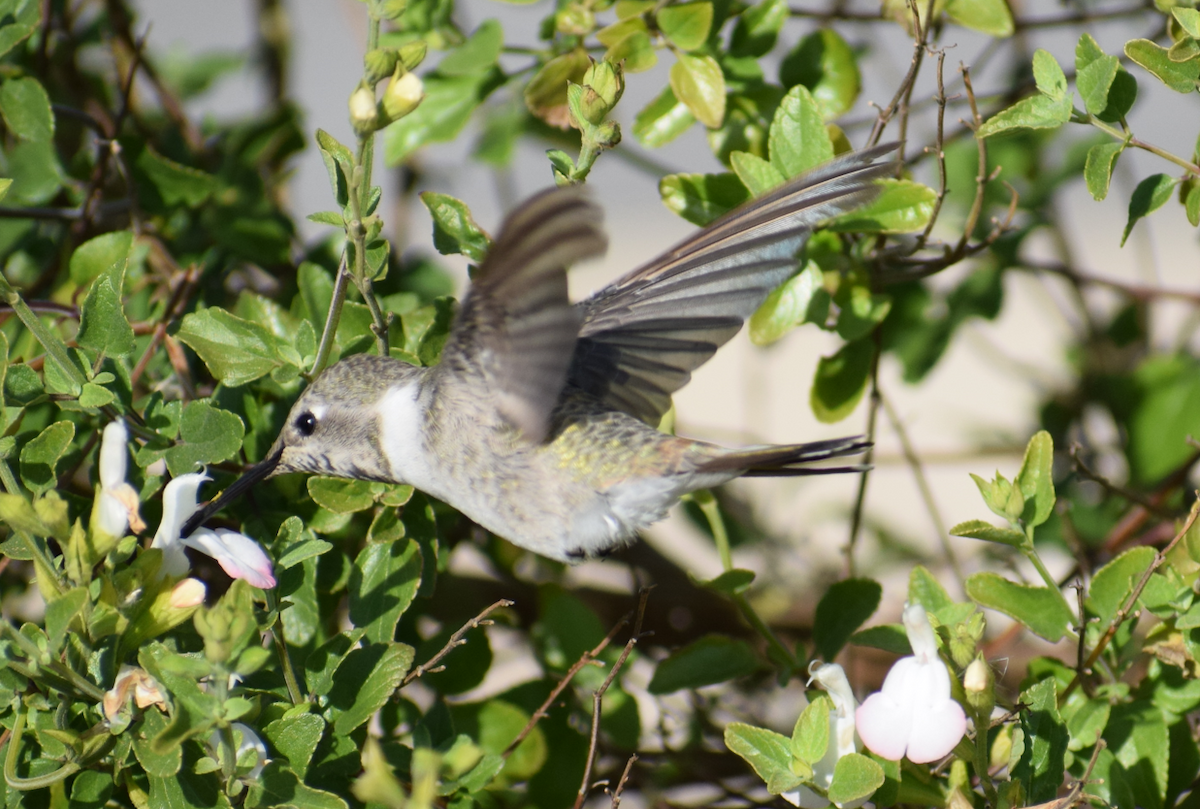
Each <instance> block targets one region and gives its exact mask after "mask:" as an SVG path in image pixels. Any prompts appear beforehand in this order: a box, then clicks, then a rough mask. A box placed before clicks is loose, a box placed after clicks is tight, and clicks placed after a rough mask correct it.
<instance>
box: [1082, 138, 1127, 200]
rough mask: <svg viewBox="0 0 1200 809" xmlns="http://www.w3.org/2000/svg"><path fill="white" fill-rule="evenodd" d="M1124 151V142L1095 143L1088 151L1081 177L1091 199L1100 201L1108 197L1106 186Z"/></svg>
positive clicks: (1110, 180)
mask: <svg viewBox="0 0 1200 809" xmlns="http://www.w3.org/2000/svg"><path fill="white" fill-rule="evenodd" d="M1123 151H1125V142H1124V141H1117V142H1115V143H1097V144H1096V145H1095V146H1093V147H1091V148H1090V149H1088V152H1087V160H1086V161H1085V163H1084V167H1083V177H1084V179H1085V180H1086V181H1087V189H1088V192H1089V193H1090V194H1091V195H1092V199H1095V200H1102V199H1104V198H1105V197H1107V196H1108V186H1109V183H1111V182H1112V175H1113V169H1114V168H1116V166H1117V158H1118V157H1120V156H1121V152H1123Z"/></svg>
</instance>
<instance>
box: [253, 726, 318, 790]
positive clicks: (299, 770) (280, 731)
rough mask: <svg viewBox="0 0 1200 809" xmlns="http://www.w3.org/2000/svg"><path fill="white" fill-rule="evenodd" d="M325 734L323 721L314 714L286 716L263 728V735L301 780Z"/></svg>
mask: <svg viewBox="0 0 1200 809" xmlns="http://www.w3.org/2000/svg"><path fill="white" fill-rule="evenodd" d="M324 733H325V720H324V719H322V718H321V717H319V716H317V715H316V714H312V713H302V714H288V715H286V716H284V717H283V718H282V719H276V720H275V721H274V722H271V723H270V724H268V725H266V726H264V727H263V735H264V736H265V737H266V740H267V741H269V742H270V743H271V747H272V748H273V749H275V750H278V751H279V753H280V754H282V755H283V756H284V757H285V758H286V759H287V760H288V763H289V764H290V765H291V766H292V769H293V770H295V771H296V774H297V775H299V776H300V777H301V778H303V777H304V774H305V773H306V772H307V770H308V762H309V761H310V760H312V757H313V753H315V752H316V749H317V745H318V744H319V743H320V741H321V737H322V736H323V735H324Z"/></svg>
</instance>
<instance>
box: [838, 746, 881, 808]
mask: <svg viewBox="0 0 1200 809" xmlns="http://www.w3.org/2000/svg"><path fill="white" fill-rule="evenodd" d="M881 786H883V767H880V766H879V765H878V764H876V763H875V762H874V761H872V760H871V759H869V758H867V757H866V756H864V755H862V754H861V753H847V754H846V755H844V756H842V757H841V758H839V759H838V760H837V764H834V765H833V780H832V781H831V782H830V783H829V793H828V794H829V800H831V801H833V802H834V803H835V804H837V805H839V806H841V805H842V804H845V803H849V802H850V801H858V800H862V799H863V798H869V797H870V796H871V795H873V794H875V790H877V789H879V788H880V787H881Z"/></svg>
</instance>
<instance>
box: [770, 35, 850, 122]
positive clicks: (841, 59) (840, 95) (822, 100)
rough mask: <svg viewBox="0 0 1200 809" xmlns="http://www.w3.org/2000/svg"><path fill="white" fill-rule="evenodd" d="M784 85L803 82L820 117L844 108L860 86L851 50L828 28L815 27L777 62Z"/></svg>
mask: <svg viewBox="0 0 1200 809" xmlns="http://www.w3.org/2000/svg"><path fill="white" fill-rule="evenodd" d="M779 80H780V82H782V84H783V86H784V87H788V88H792V87H795V86H796V85H803V86H804V87H806V88H808V90H809V92H810V93H811V94H812V99H813V102H814V103H815V104H816V105H817V110H818V111H819V113H820V115H821V119H822V120H824V121H831V120H833V119H834V118H837V117H838V116H839V115H842V114H843V113H845V112H848V111H849V110H850V108H851V107H853V106H854V102H855V101H856V100H857V99H858V94H859V92H860V91H861V90H862V75H861V74H860V73H859V71H858V60H857V59H856V58H855V56H854V50H853V49H852V48H851V47H850V45H849V44H847V42H846V40H844V39H842V37H841V35H840V34H839V33H838V32H837V31H835V30H833V29H832V28H818V29H817V30H816V31H813V32H812V33H811V34H809V35H808V36H805V37H803V38H802V39H801V40H800V41H799V42H797V43H796V47H794V48H792V50H791V51H789V52H788V54H787V56H785V57H784V58H783V62H782V63H781V64H780V66H779Z"/></svg>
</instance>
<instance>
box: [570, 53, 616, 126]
mask: <svg viewBox="0 0 1200 809" xmlns="http://www.w3.org/2000/svg"><path fill="white" fill-rule="evenodd" d="M623 92H625V81H624V77H623V75H622V73H621V68H620V67H619V66H617V65H614V64H612V63H611V62H607V61H602V62H594V63H593V64H592V66H591V67H589V68H588V69H587V72H586V73H584V74H583V98H582V99H581V104H580V107H581V112H582V113H583V117H584V118H586V119H587V121H588V122H589V123H592V124H598V123H600V122H601V121H603V120H604V118H605V117H606V116H607V115H608V113H609V112H610V111H611V110H612V108H613V107H615V106H616V104H617V102H618V101H620V100H621V94H622V93H623Z"/></svg>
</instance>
